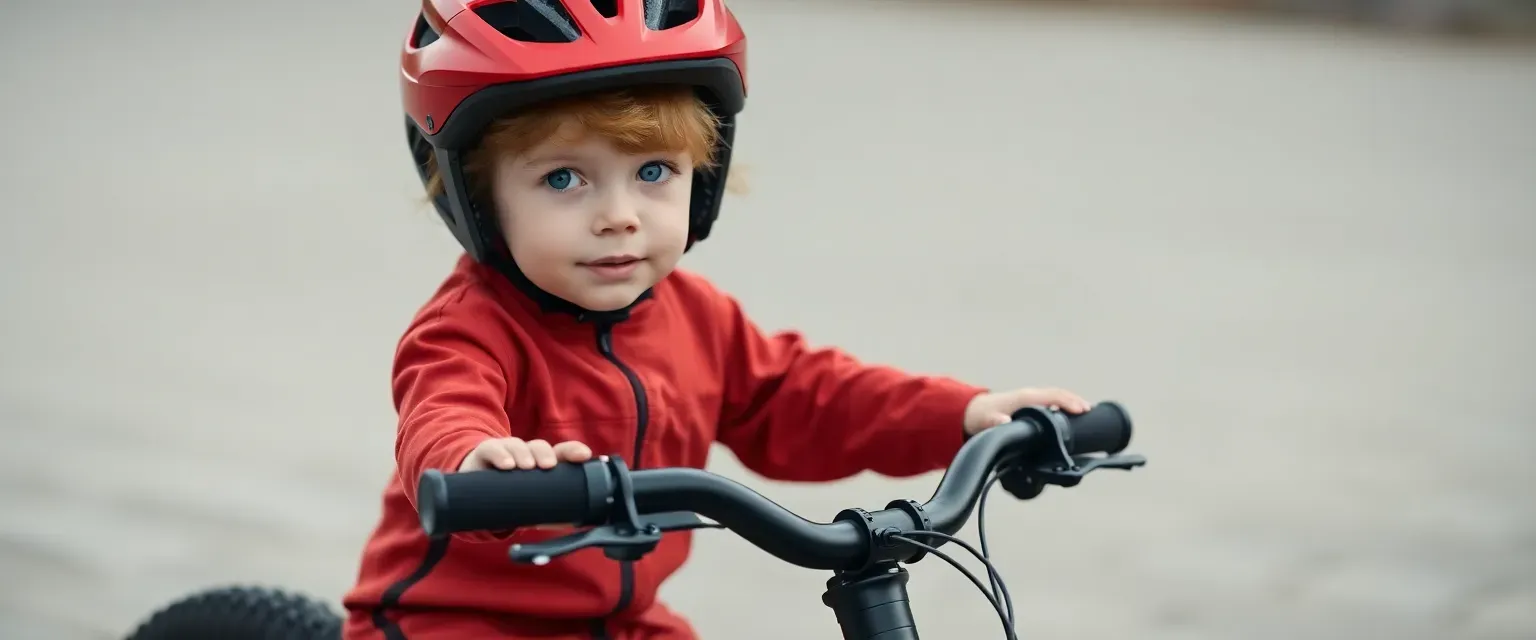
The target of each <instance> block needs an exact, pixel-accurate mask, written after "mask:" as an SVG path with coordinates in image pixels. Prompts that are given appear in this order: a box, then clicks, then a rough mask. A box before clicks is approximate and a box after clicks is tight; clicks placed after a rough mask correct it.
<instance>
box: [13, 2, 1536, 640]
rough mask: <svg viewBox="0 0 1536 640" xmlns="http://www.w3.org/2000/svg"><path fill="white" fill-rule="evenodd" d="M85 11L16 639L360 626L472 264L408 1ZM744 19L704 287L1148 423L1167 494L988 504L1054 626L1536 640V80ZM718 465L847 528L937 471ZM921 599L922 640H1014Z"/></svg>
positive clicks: (933, 16)
mask: <svg viewBox="0 0 1536 640" xmlns="http://www.w3.org/2000/svg"><path fill="white" fill-rule="evenodd" d="M79 5H80V6H81V7H82V8H81V9H79V10H72V11H69V12H65V11H61V10H59V9H56V8H54V6H53V5H44V4H37V3H32V4H28V5H25V6H18V7H17V8H13V9H10V10H8V11H7V14H8V16H7V17H8V19H7V20H5V21H4V26H3V27H0V29H3V33H0V35H3V38H0V60H3V62H0V78H3V81H4V86H5V90H4V91H3V92H0V115H3V117H4V121H5V122H7V123H8V124H9V127H8V136H7V140H8V141H9V142H10V152H9V154H8V155H9V158H8V159H7V160H6V162H5V166H6V170H5V171H4V172H0V192H3V193H4V194H5V197H6V200H7V203H6V206H5V209H4V215H3V217H0V224H3V226H0V300H3V301H4V307H5V311H6V312H5V313H4V314H3V316H0V328H3V331H0V429H3V432H0V433H3V439H4V445H3V446H0V576H4V577H3V579H0V637H4V638H7V639H13V640H33V639H46V640H76V639H79V640H84V639H91V638H111V637H114V636H116V635H117V634H120V633H121V632H123V631H124V630H125V629H127V628H128V627H129V626H130V625H131V624H132V623H133V622H134V621H135V620H136V619H138V618H139V617H140V616H142V615H143V614H145V613H147V612H148V611H149V610H151V609H152V608H154V607H156V606H158V605H160V604H162V603H165V602H167V601H169V600H171V599H173V598H176V597H177V596H179V595H181V594H183V593H186V592H188V591H190V590H194V589H198V588H201V587H204V586H209V585H213V584H219V583H225V582H232V581H252V582H263V583H273V584H282V585H286V586H290V587H294V588H298V589H302V590H305V591H308V592H310V593H313V594H316V595H318V596H322V597H326V598H331V599H334V598H336V597H338V596H339V595H340V593H341V592H342V591H343V590H344V589H345V588H346V587H347V586H348V585H349V583H350V581H351V579H352V575H353V571H354V567H355V565H356V560H357V551H358V547H359V544H360V543H361V542H362V540H363V537H364V536H365V534H366V533H367V531H368V529H369V527H370V526H371V525H372V524H373V521H374V518H375V516H376V508H377V507H376V500H377V492H378V490H379V489H380V487H381V486H382V483H383V481H384V478H385V474H387V473H389V469H390V464H391V461H390V446H391V439H392V437H393V432H392V413H391V410H390V407H389V404H388V402H389V399H388V395H387V369H388V365H389V358H390V352H391V349H392V346H393V341H394V340H395V338H396V336H397V332H398V331H399V330H400V329H401V328H402V327H403V326H404V324H405V322H406V321H407V319H408V318H409V316H410V314H411V313H412V311H413V310H414V309H415V307H416V305H418V304H420V303H421V302H422V300H423V299H424V297H425V296H426V295H427V294H428V292H429V291H430V289H431V288H432V287H433V286H434V285H435V283H436V281H437V279H438V278H440V277H441V275H442V274H443V273H444V271H445V270H446V269H447V268H448V266H449V264H450V262H451V261H452V260H453V258H454V255H455V254H454V251H453V246H452V245H451V241H450V239H449V238H448V236H447V234H446V233H444V232H443V231H442V230H441V229H440V228H439V227H438V226H437V224H436V223H435V222H434V220H433V218H432V217H431V214H430V213H428V212H427V211H426V210H425V209H421V208H419V207H417V206H416V204H415V203H414V201H413V198H414V197H416V196H417V194H418V193H419V187H418V186H417V185H416V184H414V183H413V178H412V175H411V173H410V169H409V167H408V165H407V162H406V159H405V155H404V145H403V141H402V140H401V139H400V137H401V136H400V134H399V129H400V126H401V125H400V116H399V113H398V110H397V106H396V105H397V103H396V100H397V94H396V91H397V88H396V84H395V82H396V80H395V75H394V74H395V68H394V66H393V65H394V59H395V55H396V49H395V47H396V46H397V43H398V41H399V40H400V38H401V37H402V35H403V33H404V29H405V27H406V25H407V24H408V23H409V20H410V13H411V7H412V2H411V1H410V0H388V1H386V2H364V1H362V0H352V1H349V2H325V3H313V2H297V1H294V0H272V1H264V2H246V3H194V2H171V0H154V1H149V0H145V1H141V2H135V3H120V2H106V1H105V0H97V2H95V3H79ZM130 5H131V6H132V7H133V8H132V9H130V8H129V7H130ZM215 5H217V7H215ZM735 6H736V7H737V11H738V13H739V15H740V17H741V18H742V19H743V20H744V21H746V24H747V25H748V27H749V29H750V33H751V35H752V38H753V47H754V48H753V58H752V73H753V85H752V90H753V96H752V99H751V100H752V101H751V106H750V112H749V113H748V114H747V115H746V116H745V117H744V119H743V134H742V136H741V141H740V151H739V156H740V158H741V162H743V163H745V164H746V165H749V169H750V172H751V179H752V182H753V184H754V188H755V191H754V192H753V193H752V194H750V195H747V196H744V197H737V198H735V199H734V201H733V202H731V203H729V205H728V207H729V209H728V212H727V214H726V218H725V221H724V222H723V223H722V224H721V226H720V227H719V229H718V238H717V239H713V240H711V241H710V242H709V243H707V244H706V245H704V246H702V247H701V248H700V250H699V251H698V252H697V253H696V255H692V256H690V258H689V259H688V263H689V265H690V266H692V267H693V268H695V269H698V270H701V271H703V272H705V273H707V274H709V275H711V276H712V277H714V278H716V279H717V280H718V281H719V282H720V283H721V284H722V285H723V286H725V287H727V288H729V289H730V290H733V291H734V292H736V293H738V294H739V295H740V296H741V297H742V298H743V299H744V300H745V302H746V304H747V306H748V308H749V311H751V312H752V313H754V314H755V315H756V316H757V317H758V318H759V320H760V321H761V322H762V323H763V324H765V325H768V326H771V327H782V326H796V327H801V328H803V329H805V330H807V331H808V332H809V333H810V334H811V336H812V337H813V338H814V339H815V340H817V341H818V342H823V343H838V344H842V345H845V346H846V347H847V348H849V349H851V350H852V351H854V352H855V353H857V354H859V355H861V356H863V357H865V358H868V359H871V360H878V361H885V362H894V363H899V364H902V365H906V366H909V367H911V368H913V369H918V370H924V371H935V372H943V373H950V374H955V375H960V376H963V377H966V378H968V379H972V380H975V381H978V382H980V383H983V384H990V385H1021V384H1035V383H1049V384H1060V385H1066V386H1070V387H1073V388H1076V389H1079V390H1081V391H1083V392H1084V393H1086V394H1089V395H1091V396H1094V397H1100V398H1114V399H1118V400H1121V401H1123V402H1124V403H1126V405H1127V406H1128V407H1129V408H1130V409H1131V410H1132V412H1133V414H1134V416H1135V417H1136V419H1137V425H1138V429H1139V430H1138V432H1137V436H1136V442H1135V448H1136V449H1137V450H1139V451H1141V452H1143V453H1145V454H1147V455H1148V456H1150V458H1151V460H1152V465H1151V466H1149V467H1147V468H1146V469H1144V470H1142V471H1139V472H1137V473H1135V474H1130V475H1110V476H1105V477H1096V478H1093V480H1092V481H1091V482H1089V483H1087V484H1086V485H1084V486H1082V487H1080V488H1078V489H1076V490H1074V491H1073V492H1070V493H1067V492H1057V493H1053V494H1051V495H1049V496H1048V497H1046V498H1044V499H1042V500H1039V501H1037V502H1036V503H1031V504H1017V503H1011V502H1007V501H998V502H996V503H995V506H994V507H993V511H992V513H993V524H994V526H993V532H994V540H995V543H996V546H997V552H996V553H997V555H998V556H999V558H1000V560H999V562H1000V563H1001V565H1002V567H1003V570H1004V572H1005V575H1006V576H1007V577H1008V578H1010V580H1011V585H1012V589H1013V593H1014V595H1015V598H1016V600H1017V601H1018V602H1019V606H1020V609H1021V611H1022V613H1023V616H1024V618H1023V622H1022V623H1021V628H1022V630H1023V633H1024V636H1025V637H1033V638H1068V637H1090V638H1108V637H1135V638H1170V639H1171V638H1179V639H1195V638H1203V639H1230V638H1244V639H1252V640H1264V639H1267V638H1277V639H1278V638H1296V637H1305V638H1315V639H1318V640H1330V639H1336V638H1337V639H1343V638H1363V637H1380V638H1399V639H1403V640H1416V639H1425V640H1447V639H1453V638H1454V639H1466V640H1474V639H1478V640H1481V639H1489V640H1491V639H1516V638H1526V639H1528V638H1532V637H1536V501H1533V500H1532V499H1531V493H1532V488H1533V487H1536V472H1533V470H1532V469H1533V466H1532V465H1531V463H1530V461H1529V460H1530V458H1529V456H1530V455H1531V453H1530V449H1531V448H1532V445H1533V444H1536V436H1533V432H1532V422H1533V418H1536V409H1533V405H1532V400H1533V399H1536V396H1533V395H1532V391H1531V389H1532V383H1533V382H1536V371H1533V365H1532V364H1531V363H1532V362H1536V339H1533V336H1532V327H1536V279H1533V278H1532V276H1533V275H1536V248H1533V246H1536V244H1533V236H1536V179H1533V176H1536V125H1533V124H1532V118H1531V116H1532V114H1536V50H1533V49H1531V48H1529V47H1523V48H1522V47H1518V46H1515V45H1508V44H1505V45H1479V44H1468V43H1448V42H1441V41H1432V40H1410V39H1399V38H1389V37H1385V36H1377V35H1370V34H1363V33H1358V32H1347V31H1339V30H1332V29H1328V28H1322V27H1312V26H1305V25H1295V24H1292V25H1288V26H1279V25H1263V24H1249V23H1243V22H1234V21H1229V20H1226V19H1223V20H1205V19H1198V18H1194V17H1190V16H1187V15H1182V16H1178V17H1157V16H1152V15H1149V14H1139V15H1126V14H1119V13H1113V12H1107V11H1093V10H1089V11H1082V10H1076V9H1065V8H1061V7H1059V6H1058V7H1056V8H1038V7H1026V6H1018V5H1015V4H1013V3H1001V2H998V3H990V4H986V5H984V6H974V7H972V6H965V5H958V4H951V3H908V2H895V1H886V2H851V1H850V2H836V3H832V2H819V1H816V2H813V1H810V0H800V1H780V2H767V1H764V0H751V1H749V0H740V1H739V2H737V3H736V5H735ZM940 6H943V7H948V8H945V9H940V8H938V7H940ZM713 468H714V469H715V470H717V471H719V472H722V473H726V474H729V475H732V476H734V477H737V478H741V479H743V480H744V481H746V482H748V483H750V484H752V485H753V486H755V487H757V488H759V489H760V490H761V491H763V492H765V493H767V494H768V495H770V496H772V497H775V498H777V499H780V500H782V501H783V503H784V504H786V505H788V506H790V507H792V508H794V509H797V510H800V511H801V512H802V513H804V514H806V515H808V516H810V517H813V518H816V519H822V520H825V519H828V518H830V517H831V516H832V515H833V514H835V513H836V511H837V510H838V509H840V508H842V507H844V506H850V505H863V506H866V507H871V506H879V505H882V504H884V503H885V502H886V501H887V500H888V499H890V498H893V497H898V496H914V497H924V496H926V495H927V493H928V492H929V491H930V490H931V488H932V487H933V485H934V482H935V481H936V480H937V478H936V477H935V476H929V477H923V478H917V479H912V480H907V481H893V480H890V479H884V478H879V477H873V476H868V477H861V478H858V479H854V480H850V481H847V482H842V483H838V484H833V485H828V486H791V485H780V484H773V483H765V482H762V481H760V480H758V479H756V478H753V477H750V476H749V475H747V474H745V473H743V472H742V471H741V470H740V468H739V467H738V466H737V465H736V464H735V462H734V460H732V459H731V457H730V456H729V454H727V453H724V452H722V453H721V454H720V455H719V456H718V457H717V458H716V459H715V460H714V463H713ZM914 572H915V574H916V577H917V579H916V581H915V583H914V585H913V587H912V594H913V597H914V599H915V604H914V607H915V609H916V611H917V615H918V616H919V617H920V619H921V621H922V623H923V624H924V625H925V630H926V632H925V636H924V637H930V636H931V637H934V638H979V637H991V636H990V634H993V633H995V632H996V621H995V620H994V619H992V618H990V617H989V614H988V612H987V611H988V610H987V609H986V607H985V604H984V603H983V601H982V599H981V598H980V596H979V595H978V594H976V593H975V592H973V590H972V589H971V587H970V586H969V585H967V584H966V583H965V582H964V580H963V579H962V578H961V577H960V576H958V575H957V574H955V573H954V572H952V571H951V570H949V569H948V568H947V567H944V566H942V565H941V564H939V563H937V562H930V563H924V564H922V565H920V566H918V567H916V568H915V569H914ZM822 579H823V576H822V575H820V574H817V573H814V572H807V571H802V570H799V569H795V568H791V567H785V566H780V565H779V564H777V563H775V562H774V561H773V560H771V559H770V558H768V557H766V556H765V555H764V554H761V553H758V552H756V551H755V550H753V549H752V548H750V547H748V546H746V545H745V543H743V542H741V541H740V540H738V539H735V538H733V537H732V536H730V535H728V534H724V533H714V534H709V535H704V536H701V540H700V541H699V543H698V545H697V552H696V554H695V555H694V557H693V559H692V561H691V562H690V564H689V565H688V566H687V568H686V569H685V570H684V572H683V573H682V575H681V576H680V577H679V578H678V579H677V580H676V581H675V582H674V583H673V584H671V585H669V587H668V588H667V590H666V594H665V595H666V596H667V597H668V598H669V599H670V601H671V602H672V603H673V604H674V605H676V606H677V607H678V608H680V609H682V610H683V611H686V612H689V613H690V614H691V615H692V616H693V617H694V619H695V620H696V621H697V624H698V626H699V627H700V629H701V630H702V631H703V632H704V633H705V634H706V636H708V637H710V638H740V639H747V640H751V639H755V638H777V637H795V638H801V637H805V638H811V637H820V638H825V637H832V635H833V634H834V633H835V627H833V626H832V625H831V617H830V612H828V611H826V610H825V609H823V608H822V605H821V604H820V603H819V602H818V596H819V588H820V582H821V580H822Z"/></svg>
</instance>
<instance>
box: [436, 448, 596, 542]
mask: <svg viewBox="0 0 1536 640" xmlns="http://www.w3.org/2000/svg"><path fill="white" fill-rule="evenodd" d="M611 486H612V485H611V484H610V483H609V482H608V470H607V466H606V465H605V464H604V463H602V462H600V461H597V460H593V461H591V462H587V463H585V464H579V465H578V464H569V463H561V464H558V465H555V466H554V468H551V469H529V470H517V471H495V470H491V471H468V472H464V473H443V472H442V471H439V470H437V469H428V470H427V471H426V472H425V473H423V474H421V480H420V482H419V483H418V484H417V489H416V511H417V513H418V515H420V517H421V528H422V529H424V530H425V531H426V533H427V535H429V536H440V535H445V534H450V533H457V532H460V531H504V530H508V529H516V528H518V527H524V526H532V525H541V524H578V525H579V524H592V521H593V520H596V519H601V518H602V517H603V514H604V513H605V510H604V509H603V507H604V504H605V503H606V500H607V497H608V496H609V495H610V492H611Z"/></svg>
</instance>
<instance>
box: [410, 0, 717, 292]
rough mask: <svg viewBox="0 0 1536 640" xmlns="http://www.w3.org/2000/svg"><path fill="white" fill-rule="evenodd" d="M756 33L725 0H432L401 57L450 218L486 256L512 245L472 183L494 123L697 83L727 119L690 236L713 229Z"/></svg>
mask: <svg viewBox="0 0 1536 640" xmlns="http://www.w3.org/2000/svg"><path fill="white" fill-rule="evenodd" d="M746 51H747V41H746V36H745V35H744V34H743V33H742V31H741V25H739V24H738V23H737V22H736V18H735V16H733V15H731V12H730V10H728V9H726V7H725V3H724V2H723V0H423V2H422V10H421V14H420V16H418V17H417V19H416V24H415V27H414V28H413V29H412V30H411V33H410V36H409V37H408V38H407V40H406V43H405V49H404V51H403V52H402V53H401V55H400V83H401V93H402V98H403V102H404V105H405V115H406V137H407V141H408V142H409V144H410V149H411V155H412V159H413V160H414V161H415V162H416V166H417V169H418V171H419V172H420V173H421V177H422V180H423V182H425V181H426V180H427V179H428V178H429V177H430V176H429V174H428V172H427V159H428V158H429V157H431V156H433V155H434V154H435V155H436V159H437V168H438V171H439V172H440V173H441V174H442V180H443V186H444V191H445V194H444V195H443V196H441V197H438V198H436V199H435V200H434V202H433V205H434V206H435V208H436V209H437V212H438V214H439V215H441V216H442V218H443V221H444V222H446V223H447V224H448V227H449V229H451V230H452V231H453V235H454V237H455V238H457V239H458V241H459V244H461V245H463V247H464V250H465V251H467V252H468V253H469V255H470V256H471V257H472V258H474V259H475V260H477V261H481V262H489V261H492V260H494V259H496V257H497V256H498V254H499V253H500V252H502V251H504V247H505V243H504V242H503V240H502V238H501V235H500V233H499V232H498V231H497V228H496V222H495V218H494V217H493V216H490V215H484V214H482V213H480V212H479V211H478V210H477V209H476V207H475V205H474V203H473V202H472V200H471V198H470V195H469V190H468V189H467V188H466V186H465V180H464V171H463V157H464V154H465V153H466V152H468V151H469V150H470V149H472V148H473V147H474V146H475V145H476V144H477V143H478V142H479V140H480V137H481V135H482V134H483V133H484V131H485V128H486V127H487V126H488V125H490V124H491V122H492V121H494V120H496V119H497V118H500V117H502V116H505V115H507V114H509V113H512V112H515V111H517V110H518V109H519V108H523V107H527V106H529V105H532V104H535V103H538V102H542V101H545V100H549V99H552V98H558V97H563V96H568V95H572V94H578V93H585V92H589V91H595V90H603V89H617V88H621V87H626V86H635V85H646V84H682V85H691V86H693V87H695V89H696V90H697V91H698V92H699V95H700V97H702V98H703V99H704V100H705V102H706V103H707V104H709V106H710V108H711V109H713V110H714V111H715V113H716V115H718V116H719V118H720V123H721V124H720V142H719V149H718V160H719V164H718V166H717V167H716V168H714V169H712V170H708V171H701V172H699V173H697V174H695V175H694V179H693V195H692V200H691V210H690V218H689V246H690V247H691V246H692V245H693V243H694V242H697V241H699V240H703V239H704V238H706V237H708V236H709V230H710V228H711V227H712V226H713V225H714V222H715V218H716V217H717V216H718V215H719V213H720V199H721V196H722V195H723V194H724V191H725V176H726V171H727V170H728V169H729V167H730V159H731V156H730V148H731V141H732V140H733V138H734V132H735V121H736V120H735V116H736V114H737V113H739V112H740V111H741V109H742V107H743V106H744V105H745V102H746V93H747V87H746V79H745V78H746Z"/></svg>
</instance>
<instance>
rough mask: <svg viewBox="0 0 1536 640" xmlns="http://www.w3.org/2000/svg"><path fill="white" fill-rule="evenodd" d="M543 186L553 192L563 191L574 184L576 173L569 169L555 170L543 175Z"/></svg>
mask: <svg viewBox="0 0 1536 640" xmlns="http://www.w3.org/2000/svg"><path fill="white" fill-rule="evenodd" d="M544 184H547V185H549V188H551V189H554V190H555V191H565V190H567V189H570V188H571V187H572V186H573V185H575V184H576V172H575V171H571V170H570V169H555V170H554V171H551V172H549V173H547V174H545V175H544Z"/></svg>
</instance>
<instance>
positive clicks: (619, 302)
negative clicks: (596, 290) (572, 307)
mask: <svg viewBox="0 0 1536 640" xmlns="http://www.w3.org/2000/svg"><path fill="white" fill-rule="evenodd" d="M639 297H640V294H639V293H638V292H637V293H634V294H623V295H617V294H609V295H598V296H585V297H583V298H582V299H581V300H580V301H578V302H577V303H576V304H578V305H580V306H581V308H583V309H588V310H591V311H618V310H619V309H623V308H624V307H627V306H629V305H631V304H634V302H635V300H636V299H637V298H639Z"/></svg>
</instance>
